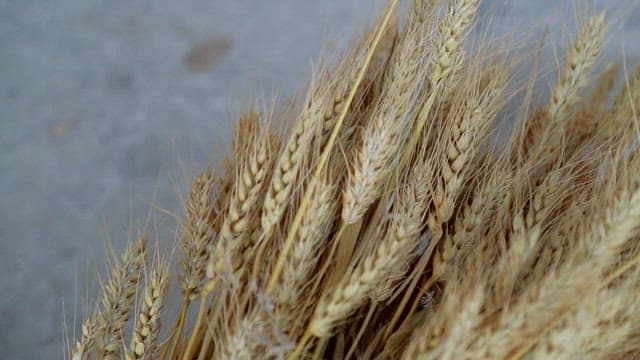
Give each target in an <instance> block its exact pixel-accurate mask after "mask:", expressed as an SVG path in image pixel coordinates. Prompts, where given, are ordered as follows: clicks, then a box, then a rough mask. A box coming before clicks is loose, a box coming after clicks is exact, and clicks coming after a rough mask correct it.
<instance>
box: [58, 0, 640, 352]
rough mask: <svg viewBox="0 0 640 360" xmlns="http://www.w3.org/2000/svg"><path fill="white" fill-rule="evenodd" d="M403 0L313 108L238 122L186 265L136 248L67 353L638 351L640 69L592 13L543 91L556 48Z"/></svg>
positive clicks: (196, 185) (473, 15) (195, 210)
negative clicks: (618, 51)
mask: <svg viewBox="0 0 640 360" xmlns="http://www.w3.org/2000/svg"><path fill="white" fill-rule="evenodd" d="M398 2H399V1H398V0H390V1H389V5H388V7H387V8H386V10H385V11H384V12H383V13H382V15H381V17H380V18H379V19H378V20H377V21H376V22H374V26H372V27H371V28H370V30H367V31H365V32H364V33H363V34H362V35H361V37H360V38H358V39H357V40H356V41H354V42H352V44H351V45H350V47H349V48H348V49H347V51H345V52H344V54H343V55H342V56H341V57H340V58H338V59H324V61H323V62H322V64H323V66H320V67H319V68H317V69H316V70H317V71H316V72H315V73H314V74H313V80H312V81H311V82H310V85H309V87H308V89H307V90H306V93H305V94H306V97H304V101H303V102H302V103H300V104H294V105H290V104H288V105H287V106H282V107H281V108H280V107H277V106H276V107H275V109H276V110H271V111H269V112H265V113H261V112H258V111H255V110H252V111H248V112H246V113H244V115H242V116H241V117H240V121H239V125H238V128H237V132H236V138H235V140H234V142H233V149H232V154H231V156H230V157H229V159H231V160H230V161H228V162H227V164H226V166H225V167H224V168H222V169H220V170H219V171H216V172H215V174H216V175H215V176H214V173H213V172H212V171H211V170H207V171H205V172H203V173H201V174H200V175H198V176H196V177H195V180H194V181H193V185H192V188H191V192H190V194H189V196H188V197H187V199H186V201H185V204H184V209H185V213H184V220H183V221H182V222H181V229H182V230H181V231H180V232H179V239H177V240H178V241H179V242H180V244H181V249H182V252H183V254H182V255H180V258H179V261H178V262H177V269H174V268H173V267H172V266H168V265H166V264H165V263H162V264H160V263H159V262H158V260H157V259H155V260H154V262H153V263H150V264H147V263H146V262H147V260H146V257H145V254H146V251H147V250H146V249H145V241H144V240H140V241H139V242H137V243H135V244H132V245H130V246H129V247H128V248H127V249H126V250H125V252H124V254H123V255H122V257H121V260H120V261H118V262H117V263H116V264H115V266H114V268H113V269H112V271H111V274H110V277H109V278H108V280H107V281H106V282H105V283H104V285H103V295H102V298H101V299H100V300H98V301H96V303H97V306H96V308H95V311H94V312H93V316H90V317H89V318H87V319H86V320H85V321H84V322H83V325H82V331H81V333H80V336H79V338H78V339H77V341H76V343H75V345H74V346H73V347H71V348H70V354H69V357H70V358H71V359H74V360H81V359H94V358H95V359H111V358H127V359H169V360H174V359H182V360H192V359H210V358H215V359H217V358H220V359H260V358H277V359H298V358H314V359H320V358H329V359H351V358H362V359H370V358H376V359H394V358H405V359H522V358H526V359H634V358H640V341H639V340H640V311H639V310H640V309H639V308H638V302H637V301H635V299H637V298H638V297H639V296H640V242H639V240H640V232H639V231H638V230H639V226H640V153H639V151H640V144H638V142H639V139H640V134H639V131H638V129H640V127H639V126H638V123H637V120H638V117H637V111H638V110H637V109H638V108H639V107H640V67H638V68H637V69H636V70H635V73H634V72H633V71H632V70H630V69H625V71H621V68H622V65H621V64H626V61H615V60H611V59H609V60H608V61H606V62H603V61H602V59H601V54H603V53H605V52H604V47H605V45H606V44H605V41H604V39H606V38H608V36H607V34H608V32H610V31H612V30H611V29H612V26H611V23H612V22H613V21H614V20H615V18H613V16H611V17H608V16H607V15H606V14H605V13H601V12H595V11H585V12H583V13H582V14H589V15H588V16H584V17H583V18H581V20H582V21H581V23H580V24H579V27H578V28H577V31H576V34H577V35H576V38H575V40H574V41H573V42H572V43H570V44H568V45H567V49H568V50H567V51H566V54H565V56H564V58H562V59H561V60H560V61H561V62H560V63H561V64H562V65H559V66H557V67H558V69H557V70H558V71H557V73H558V75H557V79H556V80H555V85H553V86H550V87H548V89H549V90H546V89H547V88H545V87H540V86H537V84H538V83H539V82H540V81H541V80H544V78H543V75H542V74H541V73H540V72H539V70H538V69H543V68H547V69H548V68H553V66H554V63H553V62H552V61H550V64H549V65H548V66H541V65H540V63H542V62H544V61H545V58H544V57H543V56H542V54H543V53H544V52H543V51H542V50H544V47H545V46H546V44H545V42H544V40H543V41H542V42H540V41H539V40H538V39H535V37H534V38H533V40H534V41H531V40H532V38H527V39H522V40H515V39H514V38H515V37H514V36H507V37H504V36H498V35H493V33H492V31H493V30H492V29H491V28H482V27H480V26H479V25H478V24H477V23H476V21H477V20H476V19H477V18H479V17H480V15H479V14H478V11H479V9H480V5H481V1H480V0H448V1H444V0H442V1H436V0H413V1H412V3H411V5H410V6H409V7H407V8H406V9H407V12H406V15H404V16H403V14H401V13H400V12H399V10H398V9H399V8H400V7H399V6H398ZM483 23H486V24H489V25H485V26H490V24H491V21H486V22H483ZM476 35H478V36H476ZM534 36H535V35H534ZM540 38H542V39H544V35H543V34H540ZM531 43H536V44H540V45H539V46H536V47H531V46H529V44H531ZM622 73H624V74H628V75H626V76H625V77H624V79H621V76H620V74H622ZM514 109H515V110H514ZM284 120H287V121H289V120H291V121H290V122H289V123H288V124H289V125H290V128H289V129H288V130H286V131H283V132H282V133H279V132H277V131H276V130H274V129H276V128H278V127H280V128H282V126H280V125H281V124H279V122H282V123H285V121H284ZM274 125H278V126H274ZM508 125H513V129H512V131H511V133H510V134H508V135H507V136H506V138H502V139H500V140H498V139H497V138H498V135H497V134H498V133H500V132H504V131H503V130H504V129H503V128H504V127H505V126H508ZM509 127H510V126H509ZM505 140H506V141H505ZM161 255H164V256H160V258H168V257H169V256H170V254H161ZM174 279H177V280H178V281H177V283H178V285H179V289H180V290H181V291H180V292H181V294H182V295H181V299H175V300H178V301H180V300H181V301H182V307H181V308H180V310H179V311H177V312H173V311H172V310H174V309H172V308H171V307H164V306H163V304H169V303H174V302H175V301H173V300H174V299H167V298H166V297H167V296H169V295H168V294H172V292H169V291H167V288H168V287H169V283H170V282H171V280H174ZM136 299H137V301H136ZM134 309H135V310H134ZM167 310H168V311H167ZM196 310H197V311H196ZM132 313H133V314H134V315H131V314H132ZM189 314H193V315H194V316H189ZM161 324H170V325H169V326H165V327H164V328H162V327H161ZM127 344H129V345H127Z"/></svg>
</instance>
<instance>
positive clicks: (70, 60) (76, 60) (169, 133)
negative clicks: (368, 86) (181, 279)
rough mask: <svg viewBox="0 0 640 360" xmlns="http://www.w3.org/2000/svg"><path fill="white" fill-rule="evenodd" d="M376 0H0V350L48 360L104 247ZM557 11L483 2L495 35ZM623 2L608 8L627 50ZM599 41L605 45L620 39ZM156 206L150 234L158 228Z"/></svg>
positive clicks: (639, 25)
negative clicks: (620, 24) (241, 112)
mask: <svg viewBox="0 0 640 360" xmlns="http://www.w3.org/2000/svg"><path fill="white" fill-rule="evenodd" d="M634 2H637V0H634V1H625V3H629V4H633V3H634ZM383 3H384V1H383V0H376V1H367V0H325V1H315V0H304V1H302V0H251V1H250V0H240V1H232V0H217V1H211V0H184V1H172V0H136V1H130V0H110V1H103V0H58V1H53V0H39V1H38V0H0V192H1V195H0V358H3V359H44V358H61V357H63V344H64V342H65V338H64V328H65V327H66V328H68V329H70V331H72V330H73V328H74V326H73V319H74V317H75V314H81V313H82V310H83V309H82V303H83V299H84V298H85V294H86V293H87V292H89V293H91V292H92V291H95V287H93V288H92V287H91V286H87V285H86V280H87V279H92V278H93V277H94V275H95V274H94V273H95V269H96V268H97V269H100V268H101V266H102V260H100V257H101V254H102V253H103V252H102V249H103V244H104V243H105V240H106V239H108V238H110V239H112V242H113V244H114V246H115V247H116V248H117V249H121V248H122V244H123V242H124V241H125V239H126V238H127V236H132V235H131V234H130V231H129V230H131V229H134V230H136V229H140V228H144V227H145V224H146V215H147V213H148V209H149V207H150V204H154V206H159V207H162V208H165V209H168V210H170V211H179V206H178V205H177V204H178V198H179V196H178V195H179V194H182V193H184V191H185V188H186V186H185V180H188V177H189V174H191V173H192V171H193V169H195V168H199V167H203V166H205V165H206V163H207V161H216V160H219V159H220V157H221V156H222V154H223V153H224V151H226V149H227V146H228V144H229V138H230V135H231V132H232V124H233V122H234V114H236V112H237V109H238V108H239V107H240V106H241V105H242V104H246V100H247V99H248V98H249V97H250V96H247V94H249V95H253V96H254V97H259V96H264V98H267V99H269V98H271V97H273V96H275V95H279V97H281V98H282V97H284V96H286V95H288V94H291V93H292V92H293V91H295V90H296V89H297V87H298V86H299V84H300V83H301V80H302V79H305V78H306V77H307V75H308V74H309V70H310V64H311V60H312V59H314V58H315V57H316V56H317V55H318V54H319V52H320V50H321V47H322V45H323V44H325V43H327V42H328V41H335V42H336V43H337V44H338V47H339V46H340V45H343V44H344V43H345V41H346V40H347V39H348V38H349V36H350V34H351V32H352V31H353V30H354V29H358V28H360V27H361V25H363V24H364V23H365V22H366V20H367V19H368V18H369V17H370V15H372V14H375V11H376V9H379V8H380V6H381V4H383ZM558 3H560V4H558ZM576 3H578V4H580V2H579V1H576ZM590 3H591V1H590ZM595 3H597V4H599V5H603V4H606V5H607V6H610V5H611V4H612V3H615V2H614V1H609V2H607V1H604V0H602V1H595ZM568 4H570V2H569V1H560V2H556V1H553V0H544V1H542V0H541V1H528V0H506V1H505V0H499V1H488V2H487V4H486V5H485V6H484V7H483V11H485V12H494V13H495V14H497V15H495V16H494V21H496V22H498V23H499V24H504V26H505V27H506V28H513V27H514V26H515V25H518V26H519V25H522V24H531V23H543V22H550V23H558V22H561V21H564V22H568V23H569V25H573V21H572V18H571V17H568V18H567V19H566V20H564V18H563V17H562V16H560V15H558V14H560V13H561V12H559V11H558V10H567V9H570V8H571V7H570V5H568ZM637 10H638V9H637V6H636V8H635V10H634V12H624V13H623V15H624V16H625V17H628V20H627V21H626V28H625V30H624V34H625V35H624V36H625V39H626V40H625V42H626V52H627V55H628V57H630V58H633V57H637V56H638V55H639V54H640V47H639V45H638V43H639V42H638V41H637V39H639V37H638V36H639V35H640V16H639V15H638V11H637ZM566 13H568V14H571V11H568V12H565V14H566ZM618 34H620V32H618ZM612 44H613V45H612V51H613V52H618V53H619V52H620V46H619V45H620V36H616V37H615V39H613V40H612ZM156 213H157V214H158V215H156V216H155V217H154V221H152V222H151V223H152V225H151V226H150V228H151V230H153V229H154V228H155V226H159V227H160V229H161V231H160V233H163V234H171V231H172V230H173V227H174V226H175V222H174V221H172V220H171V218H170V217H168V216H164V217H163V216H162V215H161V212H157V211H156ZM169 238H170V236H168V235H165V238H164V239H161V240H163V241H167V240H169ZM95 259H98V260H95ZM79 289H80V290H79ZM82 289H85V290H82ZM86 289H88V290H86ZM65 323H66V326H65Z"/></svg>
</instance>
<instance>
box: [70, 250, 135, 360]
mask: <svg viewBox="0 0 640 360" xmlns="http://www.w3.org/2000/svg"><path fill="white" fill-rule="evenodd" d="M145 247H146V239H145V238H141V239H139V240H138V241H137V242H134V243H131V244H130V245H129V246H127V248H126V249H125V251H124V253H123V254H122V256H121V257H120V259H119V261H118V263H117V264H115V265H114V267H113V269H112V270H111V274H110V277H109V279H108V281H107V283H106V284H105V285H104V288H103V297H102V300H101V303H100V306H99V311H98V312H97V314H96V316H95V321H90V322H88V323H86V324H85V325H86V330H87V331H86V333H87V336H86V339H82V340H81V341H84V342H85V344H83V346H85V345H86V344H88V345H90V344H91V332H92V328H94V329H95V335H94V336H95V338H94V341H93V344H94V345H95V348H96V354H97V356H98V357H99V358H104V359H117V358H119V357H120V354H121V349H122V342H123V339H122V333H123V332H124V329H125V327H126V325H127V322H128V321H129V316H130V312H131V310H132V307H133V304H134V302H135V297H136V291H137V288H138V283H139V280H140V277H141V275H142V267H143V265H144V261H145V254H146V249H145ZM83 333H85V331H83Z"/></svg>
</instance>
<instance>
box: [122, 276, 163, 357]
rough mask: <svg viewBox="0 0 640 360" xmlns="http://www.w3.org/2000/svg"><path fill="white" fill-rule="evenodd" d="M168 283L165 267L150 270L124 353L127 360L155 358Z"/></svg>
mask: <svg viewBox="0 0 640 360" xmlns="http://www.w3.org/2000/svg"><path fill="white" fill-rule="evenodd" d="M168 283H169V279H168V275H167V269H166V268H163V267H159V268H156V269H153V270H152V271H151V274H150V276H149V279H148V280H147V284H146V286H145V289H144V292H143V294H142V299H141V300H142V301H141V305H140V311H139V312H138V321H137V322H136V325H135V327H134V329H133V340H132V342H131V350H130V351H129V352H128V353H127V354H126V359H127V360H134V359H135V360H138V359H145V360H150V359H155V358H156V356H157V354H156V352H157V349H158V336H159V335H160V324H161V318H160V316H161V315H162V307H163V303H164V296H165V293H166V291H167V287H168Z"/></svg>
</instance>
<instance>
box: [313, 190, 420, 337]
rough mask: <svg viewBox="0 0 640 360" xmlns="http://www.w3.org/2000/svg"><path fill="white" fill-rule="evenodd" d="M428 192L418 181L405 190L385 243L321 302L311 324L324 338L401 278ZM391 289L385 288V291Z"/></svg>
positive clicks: (414, 241)
mask: <svg viewBox="0 0 640 360" xmlns="http://www.w3.org/2000/svg"><path fill="white" fill-rule="evenodd" d="M422 185H424V184H422ZM425 193H426V191H425V189H424V186H419V185H417V184H414V186H411V185H409V186H408V189H404V190H401V195H400V197H399V201H398V205H399V207H400V208H401V210H398V213H397V216H393V218H392V223H391V225H390V227H389V231H388V233H387V235H386V236H385V238H384V240H383V241H382V243H381V244H380V245H379V246H378V248H377V249H375V251H374V252H373V253H372V254H370V255H369V256H367V257H365V258H364V259H363V260H362V261H361V262H360V264H359V265H357V266H356V267H355V269H354V270H353V272H352V273H351V274H350V275H349V276H347V277H345V279H344V280H343V281H342V282H340V283H339V285H338V286H337V287H336V288H335V289H334V290H333V291H332V293H331V294H330V295H329V296H328V297H327V298H325V299H324V300H321V301H320V303H319V304H318V307H317V308H316V311H315V313H314V315H313V318H312V320H311V323H310V325H309V331H310V332H311V333H312V334H313V335H315V336H317V337H320V338H325V337H327V336H329V335H330V334H331V333H332V331H333V330H334V328H335V327H336V326H337V324H338V323H340V322H342V321H344V320H345V319H346V318H347V317H348V316H349V315H350V314H351V313H353V311H354V310H355V309H357V307H359V306H361V305H362V304H363V303H364V301H365V300H366V299H367V297H369V296H376V293H375V292H374V290H376V287H378V286H382V287H386V286H388V283H389V282H390V281H393V279H395V278H397V276H398V274H397V273H398V270H397V269H398V267H400V266H402V265H403V264H405V263H406V261H407V259H408V258H409V255H410V254H411V252H412V251H413V250H414V248H415V246H416V245H417V241H418V235H419V234H420V230H421V229H422V226H421V225H422V219H423V217H424V214H425V212H426V208H427V207H426V206H425V203H426V199H425V198H426V195H425ZM388 292H390V291H384V292H383V294H384V293H388ZM377 295H378V296H381V295H380V294H377ZM382 297H384V295H382Z"/></svg>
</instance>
